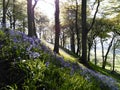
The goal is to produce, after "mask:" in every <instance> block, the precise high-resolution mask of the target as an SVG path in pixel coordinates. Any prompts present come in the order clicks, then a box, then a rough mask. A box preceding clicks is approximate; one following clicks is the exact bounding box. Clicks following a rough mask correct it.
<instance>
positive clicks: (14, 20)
mask: <svg viewBox="0 0 120 90" xmlns="http://www.w3.org/2000/svg"><path fill="white" fill-rule="evenodd" d="M15 23H16V17H15V0H13V29H14V30H15Z"/></svg>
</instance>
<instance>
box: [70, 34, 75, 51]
mask: <svg viewBox="0 0 120 90" xmlns="http://www.w3.org/2000/svg"><path fill="white" fill-rule="evenodd" d="M70 44H71V51H72V52H73V53H75V36H74V33H71V37H70Z"/></svg>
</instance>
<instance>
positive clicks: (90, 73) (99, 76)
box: [9, 30, 118, 90]
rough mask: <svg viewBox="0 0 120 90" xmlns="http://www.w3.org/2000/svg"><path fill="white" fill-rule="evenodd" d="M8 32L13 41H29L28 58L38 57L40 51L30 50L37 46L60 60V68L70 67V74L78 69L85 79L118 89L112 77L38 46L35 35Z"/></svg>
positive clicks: (38, 42) (47, 63)
mask: <svg viewBox="0 0 120 90" xmlns="http://www.w3.org/2000/svg"><path fill="white" fill-rule="evenodd" d="M9 34H10V36H11V37H12V36H14V37H12V38H13V41H14V42H15V43H20V42H25V43H29V44H28V46H27V47H26V52H27V53H28V54H29V58H33V59H35V58H38V57H40V53H38V52H34V51H32V48H34V47H35V48H39V49H40V50H44V51H45V52H46V53H49V54H53V57H55V58H56V60H57V61H58V62H60V64H61V66H62V68H63V67H68V68H71V72H70V75H73V74H74V72H75V70H77V69H79V70H80V71H81V72H80V75H82V76H84V77H85V78H86V80H88V81H90V80H91V78H92V77H93V78H95V79H96V80H97V81H100V82H101V87H102V85H103V84H105V85H107V86H108V87H109V88H110V89H111V90H118V87H117V86H116V84H117V81H116V80H114V79H113V78H110V77H108V76H106V75H102V74H100V73H97V72H95V71H93V70H90V69H88V68H84V67H82V66H80V65H78V64H76V63H73V64H70V63H69V62H66V61H64V59H63V58H62V57H58V56H57V55H56V53H51V51H50V49H49V48H47V47H46V46H44V45H41V46H40V47H39V44H40V40H39V39H38V38H36V37H32V38H31V37H28V36H27V35H26V34H24V33H21V32H19V31H16V32H15V31H13V30H10V31H9ZM16 35H19V36H21V37H22V38H17V37H15V36H16ZM45 64H46V67H48V66H49V64H50V62H49V61H48V62H46V63H45Z"/></svg>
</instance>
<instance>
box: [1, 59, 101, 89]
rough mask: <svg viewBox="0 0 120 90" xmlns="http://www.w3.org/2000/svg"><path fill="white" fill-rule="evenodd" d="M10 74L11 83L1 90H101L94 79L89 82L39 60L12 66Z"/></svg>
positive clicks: (68, 71)
mask: <svg viewBox="0 0 120 90" xmlns="http://www.w3.org/2000/svg"><path fill="white" fill-rule="evenodd" d="M8 72H9V74H8V75H7V77H8V80H9V83H8V85H6V86H4V87H2V88H0V90H43V89H45V90H100V88H99V85H97V84H96V82H94V79H93V81H90V82H89V81H87V80H86V79H85V78H83V77H82V76H80V74H79V73H78V72H75V73H72V72H71V69H70V68H60V67H58V66H56V65H54V64H52V63H49V65H47V63H45V62H44V61H40V60H39V59H36V60H26V61H21V62H18V63H17V64H12V65H11V68H9V70H8ZM3 85H4V83H3Z"/></svg>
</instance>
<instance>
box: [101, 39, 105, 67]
mask: <svg viewBox="0 0 120 90" xmlns="http://www.w3.org/2000/svg"><path fill="white" fill-rule="evenodd" d="M100 43H101V47H102V60H103V62H102V67H103V63H104V46H103V40H102V38H100Z"/></svg>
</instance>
